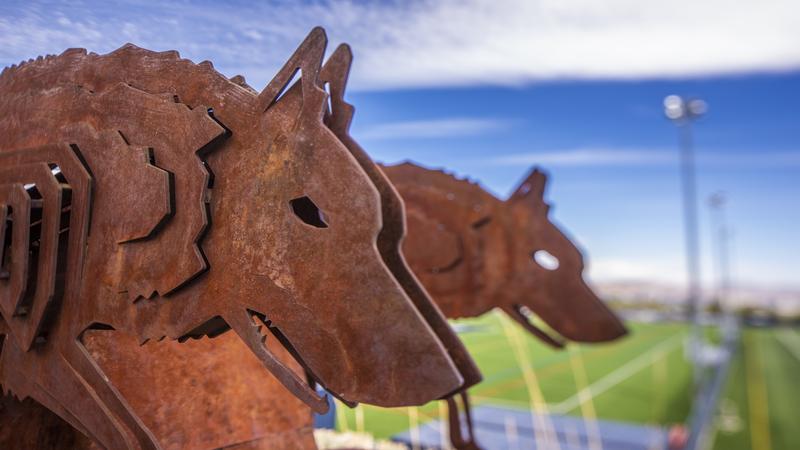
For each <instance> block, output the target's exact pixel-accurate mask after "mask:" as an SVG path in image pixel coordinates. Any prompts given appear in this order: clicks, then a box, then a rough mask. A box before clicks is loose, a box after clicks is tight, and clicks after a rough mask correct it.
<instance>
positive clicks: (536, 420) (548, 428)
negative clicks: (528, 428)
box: [499, 315, 561, 450]
mask: <svg viewBox="0 0 800 450" xmlns="http://www.w3.org/2000/svg"><path fill="white" fill-rule="evenodd" d="M499 317H500V318H501V319H500V320H501V322H502V324H503V331H504V332H505V334H506V337H507V339H508V341H509V343H510V344H511V348H512V350H513V351H514V356H515V358H516V360H517V364H518V365H519V367H520V369H521V370H522V378H523V379H524V380H525V385H526V387H527V389H528V396H529V397H530V402H531V404H530V408H531V421H532V422H533V423H532V425H533V429H534V430H537V429H538V430H542V432H541V433H535V434H534V439H535V440H536V448H547V449H557V450H560V449H561V445H560V444H559V443H558V437H557V436H556V434H555V429H554V428H553V423H552V422H551V421H550V415H549V412H548V407H547V403H546V402H545V400H544V395H543V394H542V391H541V389H540V388H539V381H538V380H537V379H536V372H534V371H533V366H532V365H531V361H530V359H528V352H527V350H526V348H525V340H524V339H523V337H522V336H520V332H519V330H518V329H517V328H515V327H514V326H513V325H512V324H511V319H509V318H507V317H506V316H504V315H503V316H499ZM537 425H538V426H537ZM541 438H544V439H543V440H544V442H540V439H541Z"/></svg>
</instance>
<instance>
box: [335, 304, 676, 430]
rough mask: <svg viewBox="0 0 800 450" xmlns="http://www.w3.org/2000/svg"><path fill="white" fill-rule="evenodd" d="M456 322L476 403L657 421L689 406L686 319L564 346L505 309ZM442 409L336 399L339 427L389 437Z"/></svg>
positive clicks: (440, 404) (438, 405) (672, 420)
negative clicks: (478, 375) (476, 374)
mask: <svg viewBox="0 0 800 450" xmlns="http://www.w3.org/2000/svg"><path fill="white" fill-rule="evenodd" d="M455 325H456V327H457V329H459V330H460V333H459V335H460V337H461V338H462V340H463V341H464V342H465V344H466V345H467V347H468V349H469V351H470V353H471V354H472V356H473V358H474V359H475V361H476V362H477V363H478V366H479V367H480V369H481V371H482V372H483V375H484V381H483V383H481V384H479V385H478V386H477V387H475V388H473V389H471V390H470V393H471V396H472V397H471V398H472V401H473V403H475V404H481V403H492V404H499V405H508V406H515V407H520V408H530V407H531V406H533V407H534V408H535V409H536V410H538V411H545V410H546V411H550V412H554V413H563V414H571V415H583V416H585V417H587V418H592V417H598V418H603V419H610V420H622V421H629V422H636V423H646V424H657V425H669V424H672V423H676V422H682V421H684V420H685V418H686V416H687V415H688V413H689V406H690V402H691V400H690V391H689V383H690V380H691V372H690V367H689V365H688V364H687V363H686V361H685V360H684V357H683V342H684V338H685V336H686V334H687V328H686V326H685V325H682V324H674V323H670V324H636V323H632V324H631V323H629V324H628V326H629V329H630V331H631V333H630V335H629V336H627V337H625V338H624V339H622V340H620V341H618V342H615V343H613V344H601V345H571V346H570V347H568V348H567V349H566V350H564V351H557V350H553V349H551V348H549V347H547V346H545V345H544V344H542V343H540V342H539V341H538V340H537V339H535V338H534V337H532V336H530V335H529V334H527V333H525V332H524V331H523V330H522V329H521V328H520V327H518V326H517V325H516V324H515V323H513V322H512V321H510V320H509V319H508V318H507V317H506V316H505V315H503V314H502V313H500V312H492V313H489V314H486V315H485V316H483V317H480V318H477V319H469V320H460V321H457V322H455ZM522 368H530V369H529V370H527V369H526V370H523V369H522ZM445 413H446V409H445V406H444V404H443V402H435V403H431V404H428V405H425V406H423V407H419V408H396V409H382V408H375V407H369V406H359V407H357V408H356V409H355V410H350V409H348V408H346V407H342V406H341V405H339V407H338V408H337V427H338V428H339V429H340V430H348V431H366V432H369V433H372V434H374V435H375V436H376V437H378V438H388V437H389V436H391V435H393V434H396V433H399V432H402V431H405V430H407V429H409V428H410V426H413V425H415V424H419V423H422V422H425V421H428V420H431V419H436V418H439V417H442V416H443V415H444V414H445Z"/></svg>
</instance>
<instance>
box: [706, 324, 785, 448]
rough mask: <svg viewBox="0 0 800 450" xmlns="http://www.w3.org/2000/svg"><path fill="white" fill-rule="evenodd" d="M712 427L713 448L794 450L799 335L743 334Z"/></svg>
mask: <svg viewBox="0 0 800 450" xmlns="http://www.w3.org/2000/svg"><path fill="white" fill-rule="evenodd" d="M717 425H718V432H717V435H716V441H715V445H714V448H715V449H717V450H745V449H754V450H793V449H800V331H798V330H797V329H794V330H793V329H789V328H771V329H766V328H765V329H746V330H744V332H743V334H742V341H741V344H740V351H739V353H738V355H737V357H736V358H735V359H734V361H733V365H732V366H731V372H730V377H729V378H728V384H727V387H726V390H725V393H724V395H723V398H722V401H721V404H720V416H719V419H718V421H717Z"/></svg>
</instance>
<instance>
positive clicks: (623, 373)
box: [551, 335, 684, 414]
mask: <svg viewBox="0 0 800 450" xmlns="http://www.w3.org/2000/svg"><path fill="white" fill-rule="evenodd" d="M683 338H684V336H682V335H679V336H674V337H672V338H669V339H666V340H664V341H662V342H661V343H659V344H658V345H656V346H655V347H653V348H652V349H650V350H649V351H647V352H645V353H642V354H640V355H639V356H637V357H636V358H634V359H632V360H630V361H628V362H627V363H626V364H625V365H623V366H621V367H620V368H619V369H617V370H615V371H613V372H611V373H609V374H608V375H606V376H604V377H603V378H601V379H599V380H597V381H595V382H594V383H592V384H591V385H590V386H588V387H586V388H584V389H581V390H580V391H578V393H577V394H575V395H573V396H572V397H570V398H568V399H566V400H564V401H563V402H561V403H558V404H556V405H555V406H553V407H552V408H551V411H553V412H556V413H559V414H566V413H567V412H569V411H571V410H573V409H575V408H576V407H578V406H579V405H580V404H581V402H583V401H584V399H586V398H591V397H597V396H598V395H600V394H602V393H603V392H605V391H607V390H609V389H611V388H612V387H614V386H616V385H617V384H619V383H621V382H623V381H625V380H626V379H628V378H630V377H631V376H633V375H634V374H635V373H636V372H638V371H640V370H642V369H644V368H645V367H648V366H649V365H651V364H653V361H654V360H656V358H654V357H653V356H652V355H653V353H659V357H664V356H665V355H666V354H667V353H668V352H669V351H672V349H673V347H676V346H678V344H680V342H681V341H683ZM587 396H588V397H587Z"/></svg>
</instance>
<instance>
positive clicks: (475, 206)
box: [384, 163, 626, 450]
mask: <svg viewBox="0 0 800 450" xmlns="http://www.w3.org/2000/svg"><path fill="white" fill-rule="evenodd" d="M384 171H385V172H386V174H387V175H388V176H389V179H390V180H391V181H392V182H393V183H394V184H395V186H396V188H397V189H398V190H399V192H400V194H401V196H402V198H403V200H404V201H405V204H406V208H407V214H408V216H407V217H408V224H409V234H408V238H407V239H406V241H405V243H404V246H403V249H404V251H405V255H406V257H407V258H408V261H409V264H410V265H411V267H412V269H413V270H414V273H415V274H416V275H417V276H418V277H419V278H420V280H421V281H422V283H423V285H425V287H426V288H427V289H428V290H429V291H430V292H431V294H432V296H433V298H434V299H435V300H436V302H437V304H438V305H439V307H440V308H441V309H442V311H443V312H444V313H445V315H447V317H451V318H459V317H475V316H479V315H481V314H483V313H485V312H487V311H489V310H491V309H492V308H500V309H502V310H503V311H505V312H506V313H507V314H509V315H510V316H511V317H512V318H513V319H514V320H516V321H517V322H519V323H520V324H521V325H522V326H523V327H524V328H525V329H526V330H528V331H529V332H531V333H532V334H533V335H535V336H537V337H538V338H540V339H541V340H543V341H544V342H546V343H548V344H550V345H552V346H554V347H562V346H563V345H564V338H566V339H569V340H573V341H577V342H601V341H610V340H613V339H616V338H618V337H620V336H622V335H624V334H625V333H626V331H625V327H624V326H623V325H622V323H621V322H620V320H619V319H618V318H617V317H616V316H615V315H614V314H613V313H612V312H611V311H610V310H609V309H608V308H607V307H606V306H605V305H604V304H603V302H602V301H601V300H600V299H599V298H598V297H597V296H596V295H595V294H594V293H593V292H592V290H591V289H590V288H589V287H588V286H587V285H586V283H585V282H584V280H583V277H582V272H583V257H582V255H581V253H580V251H579V250H578V249H577V247H575V245H574V244H572V242H570V240H569V239H568V238H567V237H566V236H565V235H564V233H563V232H562V231H561V230H559V228H558V227H556V225H555V224H553V223H552V222H551V221H550V219H549V217H548V212H549V206H548V205H547V204H546V203H545V201H544V189H545V183H546V177H545V175H544V173H543V172H541V171H540V170H538V169H534V170H533V171H532V172H531V173H530V175H529V176H528V177H527V178H526V179H525V180H524V181H523V182H522V183H520V185H519V186H518V187H517V189H516V190H515V192H514V193H513V194H512V195H511V197H510V198H509V199H508V200H506V201H501V200H499V199H497V198H496V197H494V196H493V195H491V194H490V193H488V192H486V191H485V190H484V189H482V188H481V187H480V186H479V185H477V184H475V183H472V182H470V181H468V180H461V179H457V178H455V177H453V176H451V175H449V174H447V173H444V172H442V171H435V170H428V169H424V168H422V167H420V166H417V165H415V164H412V163H403V164H399V165H395V166H388V167H384ZM540 258H542V259H541V260H540ZM534 315H536V316H538V317H539V318H541V319H542V320H543V321H544V323H545V324H546V325H548V326H549V328H550V329H551V330H554V331H555V333H557V334H558V335H553V333H548V332H547V331H545V330H543V329H542V328H541V327H539V326H537V325H536V324H534V322H533V321H532V318H533V317H532V316H534ZM460 398H461V406H462V407H463V409H464V410H465V414H464V416H465V418H466V422H467V430H468V433H469V434H468V436H467V437H466V438H465V437H464V436H462V433H461V425H460V414H459V412H458V410H459V406H458V405H457V403H456V401H455V398H448V400H447V401H448V408H449V411H450V433H451V435H450V439H451V443H452V444H453V446H454V447H455V448H458V449H465V450H466V449H469V450H475V449H480V446H479V445H478V443H477V442H476V441H475V437H474V435H473V430H472V420H471V414H470V410H469V409H470V406H469V397H468V395H467V394H466V392H465V391H462V392H461V393H460Z"/></svg>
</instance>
